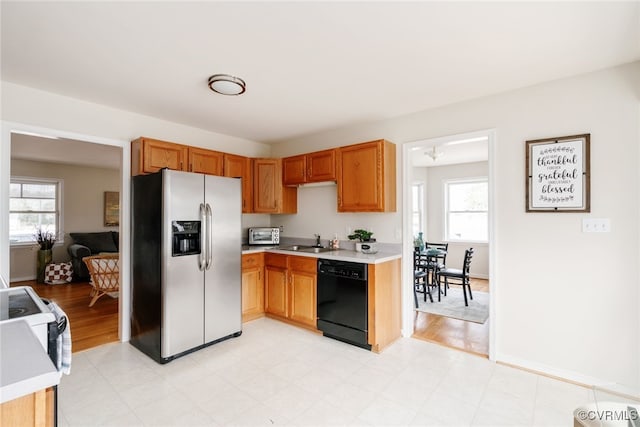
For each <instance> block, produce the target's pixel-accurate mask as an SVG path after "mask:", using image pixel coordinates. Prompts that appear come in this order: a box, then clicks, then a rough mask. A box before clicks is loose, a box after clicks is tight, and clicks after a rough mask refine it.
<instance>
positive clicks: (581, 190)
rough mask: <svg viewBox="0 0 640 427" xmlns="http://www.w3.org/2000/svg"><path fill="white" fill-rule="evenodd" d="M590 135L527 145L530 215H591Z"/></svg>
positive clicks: (536, 141) (542, 140)
mask: <svg viewBox="0 0 640 427" xmlns="http://www.w3.org/2000/svg"><path fill="white" fill-rule="evenodd" d="M589 138H590V134H588V133H587V134H583V135H572V136H562V137H558V138H547V139H536V140H533V141H527V177H526V179H527V191H526V193H527V212H589V211H590V209H591V205H590V193H589V186H590V164H589V157H590V155H589V153H590V151H589Z"/></svg>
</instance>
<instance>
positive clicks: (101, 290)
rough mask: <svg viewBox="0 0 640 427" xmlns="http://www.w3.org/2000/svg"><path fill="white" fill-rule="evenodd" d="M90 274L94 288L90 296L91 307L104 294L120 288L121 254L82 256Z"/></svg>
mask: <svg viewBox="0 0 640 427" xmlns="http://www.w3.org/2000/svg"><path fill="white" fill-rule="evenodd" d="M82 261H84V263H85V265H86V266H87V269H88V270H89V274H90V275H91V286H92V287H93V289H92V290H91V293H89V296H90V297H92V299H91V302H90V303H89V307H93V304H95V303H96V301H97V300H98V298H100V297H101V296H102V295H105V294H109V293H112V292H119V290H120V255H119V254H108V255H93V256H88V257H84V258H82Z"/></svg>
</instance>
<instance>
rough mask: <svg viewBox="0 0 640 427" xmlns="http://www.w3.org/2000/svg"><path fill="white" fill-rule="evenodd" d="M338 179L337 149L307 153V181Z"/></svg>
mask: <svg viewBox="0 0 640 427" xmlns="http://www.w3.org/2000/svg"><path fill="white" fill-rule="evenodd" d="M335 180H336V150H335V149H332V150H324V151H317V152H315V153H310V154H307V182H323V181H335Z"/></svg>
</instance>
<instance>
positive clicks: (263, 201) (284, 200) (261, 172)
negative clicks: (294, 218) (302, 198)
mask: <svg viewBox="0 0 640 427" xmlns="http://www.w3.org/2000/svg"><path fill="white" fill-rule="evenodd" d="M253 211H254V212H256V213H296V212H297V211H298V190H297V188H293V187H285V186H284V185H283V184H282V160H281V159H254V160H253Z"/></svg>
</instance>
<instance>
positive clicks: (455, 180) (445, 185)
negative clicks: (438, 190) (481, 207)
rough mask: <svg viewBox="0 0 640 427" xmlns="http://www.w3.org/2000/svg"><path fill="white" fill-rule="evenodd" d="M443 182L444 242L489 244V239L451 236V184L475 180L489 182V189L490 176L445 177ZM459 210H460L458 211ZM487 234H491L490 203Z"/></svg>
mask: <svg viewBox="0 0 640 427" xmlns="http://www.w3.org/2000/svg"><path fill="white" fill-rule="evenodd" d="M442 182H443V190H442V195H443V198H444V203H443V208H444V212H443V215H442V218H443V221H444V224H443V225H444V227H443V228H442V233H443V236H442V240H443V241H444V242H451V243H479V244H488V243H489V240H470V239H451V238H450V237H449V189H448V186H449V184H462V183H474V182H484V183H486V184H487V191H488V190H489V177H488V176H473V177H472V176H470V177H465V178H453V179H445V180H443V181H442ZM456 212H458V211H456ZM470 212H484V211H470ZM486 212H487V236H488V235H489V222H488V221H489V205H487V211H486Z"/></svg>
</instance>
